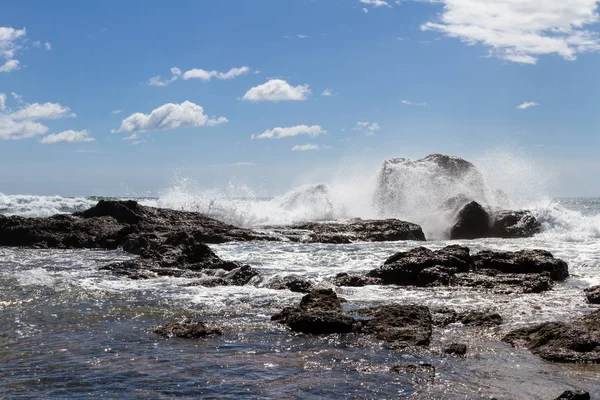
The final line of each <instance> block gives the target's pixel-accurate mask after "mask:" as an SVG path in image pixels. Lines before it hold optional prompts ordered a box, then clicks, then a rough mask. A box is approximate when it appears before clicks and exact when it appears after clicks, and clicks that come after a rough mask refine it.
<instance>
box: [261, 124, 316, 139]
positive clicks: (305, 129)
mask: <svg viewBox="0 0 600 400" xmlns="http://www.w3.org/2000/svg"><path fill="white" fill-rule="evenodd" d="M325 133H327V131H325V130H324V129H323V128H321V127H320V126H319V125H312V126H308V125H296V126H290V127H287V128H281V127H277V128H273V129H269V130H266V131H264V132H263V133H261V134H259V135H256V134H254V135H252V136H251V138H252V139H283V138H286V137H293V136H298V135H308V136H312V137H317V136H320V135H324V134H325Z"/></svg>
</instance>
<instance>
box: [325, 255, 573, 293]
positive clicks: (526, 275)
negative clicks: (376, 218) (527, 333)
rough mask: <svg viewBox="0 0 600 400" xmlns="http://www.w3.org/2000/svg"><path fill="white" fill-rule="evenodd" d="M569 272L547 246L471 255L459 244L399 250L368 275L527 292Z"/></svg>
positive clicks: (546, 286)
mask: <svg viewBox="0 0 600 400" xmlns="http://www.w3.org/2000/svg"><path fill="white" fill-rule="evenodd" d="M568 276H569V271H568V266H567V263H565V262H564V261H562V260H560V259H557V258H554V256H553V255H552V254H551V253H549V252H547V251H544V250H521V251H516V252H494V251H481V252H479V253H477V254H474V255H471V254H470V250H469V248H467V247H463V246H459V245H452V246H447V247H444V248H442V249H440V250H436V251H433V250H429V249H427V248H425V247H418V248H415V249H412V250H410V251H407V252H398V253H396V254H394V255H392V256H391V257H389V258H388V259H387V260H386V261H385V262H384V263H383V265H382V266H381V267H379V268H376V269H373V270H371V271H370V272H368V273H367V275H366V277H367V278H374V279H379V280H380V281H381V282H382V284H393V285H401V286H425V287H428V286H450V285H451V286H469V287H482V288H494V289H497V290H508V291H512V290H520V291H522V292H524V293H539V292H542V291H545V290H550V289H551V288H552V286H553V282H554V281H562V280H564V279H566V278H567V277H568ZM353 279H354V280H355V281H357V282H360V280H359V279H357V278H353ZM334 281H335V280H334Z"/></svg>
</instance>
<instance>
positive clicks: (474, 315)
mask: <svg viewBox="0 0 600 400" xmlns="http://www.w3.org/2000/svg"><path fill="white" fill-rule="evenodd" d="M457 320H458V321H459V322H462V323H463V324H464V325H471V326H483V327H489V326H497V325H502V322H503V320H502V317H501V316H500V314H498V313H495V312H490V311H469V312H466V313H462V314H459V315H458V317H457Z"/></svg>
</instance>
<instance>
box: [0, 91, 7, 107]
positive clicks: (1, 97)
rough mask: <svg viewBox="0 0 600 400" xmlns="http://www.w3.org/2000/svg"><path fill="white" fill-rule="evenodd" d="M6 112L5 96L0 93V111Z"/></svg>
mask: <svg viewBox="0 0 600 400" xmlns="http://www.w3.org/2000/svg"><path fill="white" fill-rule="evenodd" d="M4 110H6V94H5V93H0V111H4Z"/></svg>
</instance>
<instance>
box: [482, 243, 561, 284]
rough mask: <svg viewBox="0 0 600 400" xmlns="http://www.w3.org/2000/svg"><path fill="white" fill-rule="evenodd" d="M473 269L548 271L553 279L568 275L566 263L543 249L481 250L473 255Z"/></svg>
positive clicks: (512, 272) (522, 272) (513, 271)
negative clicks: (513, 250)
mask: <svg viewBox="0 0 600 400" xmlns="http://www.w3.org/2000/svg"><path fill="white" fill-rule="evenodd" d="M473 261H474V263H475V269H478V270H482V269H488V270H489V269H492V270H495V271H499V272H503V273H511V274H544V273H549V274H550V278H552V279H553V280H555V281H563V280H565V279H567V278H568V277H569V269H568V266H567V263H566V262H564V261H563V260H561V259H558V258H554V256H553V255H552V254H551V253H550V252H548V251H545V250H521V251H515V252H495V251H481V252H479V253H477V254H475V255H474V256H473Z"/></svg>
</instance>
